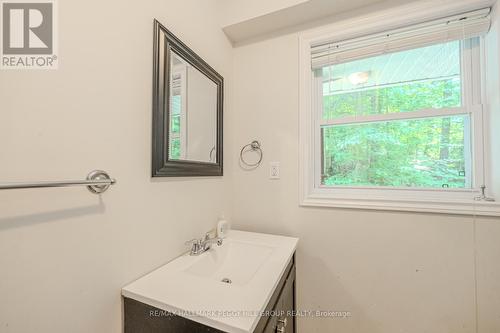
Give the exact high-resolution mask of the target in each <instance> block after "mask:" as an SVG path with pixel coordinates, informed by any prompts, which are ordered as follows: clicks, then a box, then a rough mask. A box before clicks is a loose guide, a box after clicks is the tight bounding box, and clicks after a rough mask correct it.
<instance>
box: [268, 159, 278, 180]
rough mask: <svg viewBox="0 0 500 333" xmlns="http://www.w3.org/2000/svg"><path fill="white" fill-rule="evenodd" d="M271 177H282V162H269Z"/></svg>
mask: <svg viewBox="0 0 500 333" xmlns="http://www.w3.org/2000/svg"><path fill="white" fill-rule="evenodd" d="M269 179H280V162H270V163H269Z"/></svg>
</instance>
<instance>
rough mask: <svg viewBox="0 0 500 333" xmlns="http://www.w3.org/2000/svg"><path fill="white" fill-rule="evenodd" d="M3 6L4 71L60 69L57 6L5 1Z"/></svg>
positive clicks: (2, 3)
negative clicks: (57, 51)
mask: <svg viewBox="0 0 500 333" xmlns="http://www.w3.org/2000/svg"><path fill="white" fill-rule="evenodd" d="M0 4H1V12H2V13H1V19H2V23H1V27H2V33H1V37H2V49H1V57H2V59H1V68H2V69H55V68H57V55H56V54H55V50H56V39H55V32H56V31H55V30H56V29H55V28H56V25H55V23H56V22H55V15H54V14H55V10H54V7H55V3H54V2H53V1H51V0H46V1H38V2H37V1H30V2H20V1H16V0H3V1H1V2H0Z"/></svg>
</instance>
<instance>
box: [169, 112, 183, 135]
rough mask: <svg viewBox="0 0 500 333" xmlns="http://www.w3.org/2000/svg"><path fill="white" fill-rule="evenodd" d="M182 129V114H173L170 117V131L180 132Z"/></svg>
mask: <svg viewBox="0 0 500 333" xmlns="http://www.w3.org/2000/svg"><path fill="white" fill-rule="evenodd" d="M180 131H181V116H180V115H172V116H171V117H170V132H171V133H180Z"/></svg>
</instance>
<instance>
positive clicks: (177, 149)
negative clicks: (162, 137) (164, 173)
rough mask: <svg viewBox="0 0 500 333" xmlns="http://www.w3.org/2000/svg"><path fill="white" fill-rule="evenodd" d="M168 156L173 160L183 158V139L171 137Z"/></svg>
mask: <svg viewBox="0 0 500 333" xmlns="http://www.w3.org/2000/svg"><path fill="white" fill-rule="evenodd" d="M168 158H169V159H171V160H179V159H180V158H181V139H180V138H171V139H170V147H169V150H168Z"/></svg>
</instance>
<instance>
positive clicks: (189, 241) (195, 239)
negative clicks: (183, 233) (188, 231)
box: [184, 238, 201, 245]
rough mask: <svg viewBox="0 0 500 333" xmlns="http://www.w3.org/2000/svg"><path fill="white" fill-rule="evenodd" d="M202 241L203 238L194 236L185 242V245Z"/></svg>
mask: <svg viewBox="0 0 500 333" xmlns="http://www.w3.org/2000/svg"><path fill="white" fill-rule="evenodd" d="M200 243H201V240H199V239H197V238H193V239H191V240H188V241H186V242H184V245H194V244H200Z"/></svg>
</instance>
